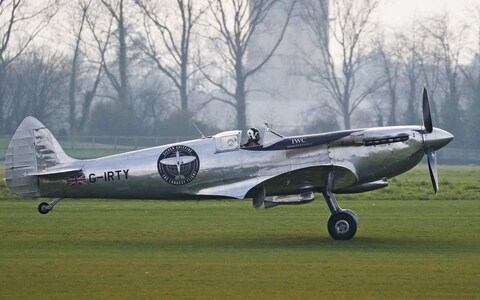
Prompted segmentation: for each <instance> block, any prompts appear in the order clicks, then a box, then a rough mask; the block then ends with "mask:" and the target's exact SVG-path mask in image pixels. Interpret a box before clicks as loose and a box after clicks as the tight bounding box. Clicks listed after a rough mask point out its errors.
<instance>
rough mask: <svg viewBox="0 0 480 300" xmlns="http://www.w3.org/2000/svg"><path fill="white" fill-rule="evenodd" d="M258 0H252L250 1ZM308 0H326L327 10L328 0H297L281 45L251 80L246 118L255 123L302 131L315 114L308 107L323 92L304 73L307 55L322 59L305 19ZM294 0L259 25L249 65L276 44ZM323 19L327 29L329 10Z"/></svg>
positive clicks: (263, 55)
mask: <svg viewBox="0 0 480 300" xmlns="http://www.w3.org/2000/svg"><path fill="white" fill-rule="evenodd" d="M255 1H256V0H251V3H254V2H255ZM309 1H317V2H318V1H323V2H324V3H323V4H324V5H325V7H326V8H327V11H328V0H300V1H298V3H297V5H296V8H295V11H294V13H293V16H292V19H291V21H290V24H289V26H288V28H287V30H286V32H285V36H284V38H283V41H282V43H281V44H280V46H279V48H278V49H277V51H276V52H275V54H274V56H273V57H272V58H271V59H270V60H269V62H268V63H267V64H266V65H265V66H263V68H262V70H261V71H259V72H258V73H257V74H256V75H255V77H254V78H253V80H250V82H249V83H250V84H249V91H250V92H249V94H248V95H247V122H249V124H252V126H253V125H255V126H261V125H262V124H263V121H264V120H268V121H269V122H270V123H271V124H273V126H274V127H275V128H277V129H278V130H280V131H282V130H283V131H284V132H288V131H293V132H300V131H301V129H302V128H303V127H304V126H305V124H306V123H307V122H308V121H311V120H313V118H312V116H310V117H309V118H307V117H308V115H309V114H308V111H309V110H311V108H312V107H314V106H315V104H318V98H319V97H321V95H320V94H319V89H318V85H317V84H314V83H312V82H310V81H309V80H308V79H307V78H306V76H305V75H306V74H305V70H306V69H307V68H306V67H305V66H306V65H305V62H304V57H309V58H310V59H315V60H317V59H318V60H322V55H321V53H319V47H317V46H315V43H316V41H315V39H314V36H315V35H314V33H313V32H312V30H311V28H310V27H309V25H308V24H306V23H305V22H304V21H303V20H302V15H303V14H304V11H305V8H306V4H308V3H310V2H309ZM291 2H292V0H284V1H283V3H284V5H277V6H275V7H274V10H272V11H271V12H270V15H269V16H268V17H267V19H266V22H265V23H266V24H265V25H264V27H263V26H262V28H258V29H259V30H258V31H257V33H256V35H255V36H254V40H252V42H254V43H255V44H256V46H255V47H254V48H253V50H252V51H250V52H249V53H248V56H247V65H248V64H253V65H254V64H255V62H258V59H259V58H263V57H265V53H266V52H267V51H270V49H271V48H272V47H273V45H274V43H275V42H276V41H277V39H278V36H279V35H280V33H281V29H282V26H283V24H284V22H285V20H286V18H287V11H286V8H287V7H288V6H289V5H290V4H291ZM312 3H313V2H312ZM317 5H318V4H317ZM320 23H321V24H323V25H322V26H325V30H328V26H329V21H328V13H327V14H326V15H325V16H324V17H323V19H322V20H320ZM319 117H321V116H319Z"/></svg>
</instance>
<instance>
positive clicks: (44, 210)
mask: <svg viewBox="0 0 480 300" xmlns="http://www.w3.org/2000/svg"><path fill="white" fill-rule="evenodd" d="M60 200H62V199H61V198H55V199H54V200H53V201H52V203H50V204H48V203H47V202H42V203H40V204H39V205H38V212H39V213H41V214H42V215H46V214H48V213H49V212H50V211H51V210H52V209H53V207H54V206H55V205H57V203H58V202H60Z"/></svg>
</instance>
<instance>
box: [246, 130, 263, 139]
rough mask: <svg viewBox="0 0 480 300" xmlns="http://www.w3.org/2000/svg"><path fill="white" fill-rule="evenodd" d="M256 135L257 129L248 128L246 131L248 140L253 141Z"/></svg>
mask: <svg viewBox="0 0 480 300" xmlns="http://www.w3.org/2000/svg"><path fill="white" fill-rule="evenodd" d="M257 133H260V132H259V131H258V129H257V128H250V129H249V130H248V131H247V134H248V138H249V139H251V140H255V139H256V137H255V136H256V135H257Z"/></svg>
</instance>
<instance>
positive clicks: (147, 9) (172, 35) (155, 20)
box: [135, 0, 205, 111]
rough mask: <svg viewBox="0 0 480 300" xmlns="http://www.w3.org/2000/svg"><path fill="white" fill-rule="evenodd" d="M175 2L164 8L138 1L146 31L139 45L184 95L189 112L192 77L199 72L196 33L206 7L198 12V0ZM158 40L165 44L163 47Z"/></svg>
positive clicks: (184, 107) (183, 103) (182, 102)
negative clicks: (193, 52) (194, 54)
mask: <svg viewBox="0 0 480 300" xmlns="http://www.w3.org/2000/svg"><path fill="white" fill-rule="evenodd" d="M175 2H176V3H175V5H174V6H173V7H172V2H171V1H168V4H167V3H163V5H158V1H157V3H155V4H156V5H154V3H152V1H151V0H144V1H142V0H135V3H136V4H137V5H138V6H139V7H140V8H141V10H142V12H143V15H144V28H145V32H146V39H145V42H144V43H139V46H140V47H141V48H142V50H143V52H144V53H145V54H146V55H147V56H148V57H149V58H151V59H152V60H153V61H154V62H155V64H156V66H157V68H158V69H159V70H160V71H161V72H162V73H163V74H164V75H165V76H167V77H168V78H169V79H170V80H171V81H172V82H173V84H174V85H175V87H176V89H177V90H178V93H179V95H180V107H181V109H182V110H183V111H187V110H188V102H189V78H190V77H191V75H192V74H193V73H194V72H195V70H191V66H192V64H191V63H190V56H191V54H190V50H191V43H192V34H193V30H194V27H195V26H197V25H198V23H199V19H200V17H201V16H202V14H203V13H204V12H205V7H200V8H199V9H194V4H193V3H194V0H176V1H175ZM197 2H198V1H197ZM159 8H161V9H159ZM176 20H179V21H176ZM177 23H179V24H177ZM158 41H161V42H162V43H161V44H160V45H159V43H158Z"/></svg>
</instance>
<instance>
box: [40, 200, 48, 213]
mask: <svg viewBox="0 0 480 300" xmlns="http://www.w3.org/2000/svg"><path fill="white" fill-rule="evenodd" d="M47 206H48V203H47V202H42V203H40V204H39V205H38V212H39V213H41V214H42V215H46V214H48V212H50V210H49V209H48V208H47Z"/></svg>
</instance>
